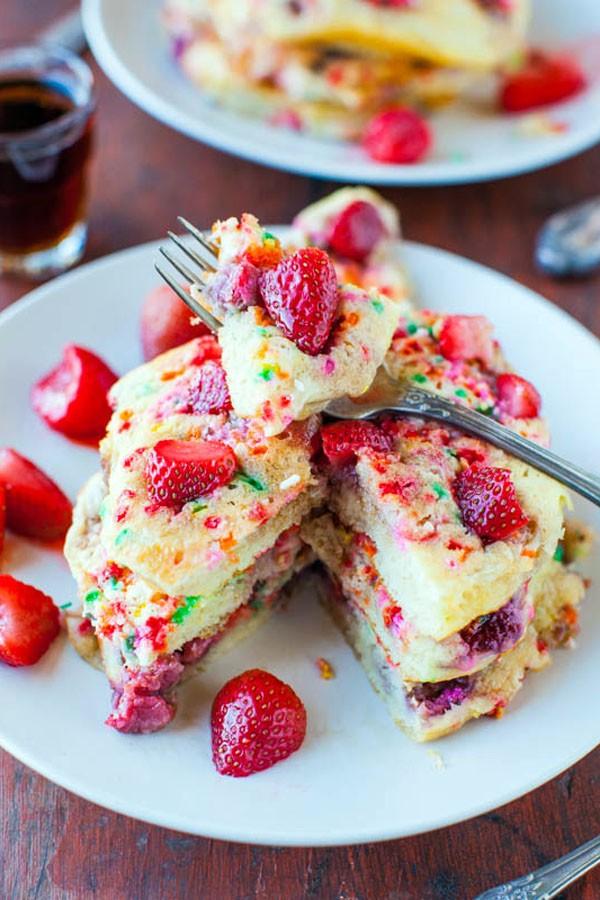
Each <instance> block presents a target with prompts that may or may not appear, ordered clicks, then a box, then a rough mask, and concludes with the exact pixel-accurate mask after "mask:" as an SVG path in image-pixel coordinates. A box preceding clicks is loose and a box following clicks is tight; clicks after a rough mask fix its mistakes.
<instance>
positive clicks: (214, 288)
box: [206, 259, 260, 314]
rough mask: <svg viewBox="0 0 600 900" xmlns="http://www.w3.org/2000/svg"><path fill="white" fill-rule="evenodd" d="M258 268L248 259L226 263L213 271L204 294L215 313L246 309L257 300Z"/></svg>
mask: <svg viewBox="0 0 600 900" xmlns="http://www.w3.org/2000/svg"><path fill="white" fill-rule="evenodd" d="M259 274H260V269H259V268H257V266H256V265H254V263H253V262H251V261H250V260H249V259H242V260H241V261H240V262H237V263H228V264H227V265H224V266H221V268H220V269H219V270H218V271H217V272H215V274H214V276H213V278H212V279H211V281H210V282H209V285H208V287H207V289H206V294H207V296H208V299H209V301H210V303H211V305H212V306H214V307H215V311H216V313H217V314H219V313H221V314H222V313H224V312H227V311H228V310H231V309H247V308H248V307H249V306H256V305H257V304H258V302H259V299H260V298H259V293H258V276H259Z"/></svg>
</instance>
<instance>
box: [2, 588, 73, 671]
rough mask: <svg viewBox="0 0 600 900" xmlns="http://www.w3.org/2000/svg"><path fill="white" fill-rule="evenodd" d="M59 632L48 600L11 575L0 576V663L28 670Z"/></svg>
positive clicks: (57, 621)
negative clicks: (0, 661)
mask: <svg viewBox="0 0 600 900" xmlns="http://www.w3.org/2000/svg"><path fill="white" fill-rule="evenodd" d="M59 631H60V624H59V615H58V609H57V608H56V606H55V605H54V603H53V602H52V600H51V598H50V597H48V596H47V595H46V594H44V593H42V591H38V589H37V588H34V587H32V586H31V585H29V584H24V583H23V582H22V581H17V579H16V578H13V577H12V576H11V575H0V660H2V662H5V663H8V665H9V666H31V665H33V664H34V663H36V662H37V661H38V659H40V657H41V656H43V655H44V653H45V652H46V650H47V649H48V647H49V646H50V644H51V643H52V641H53V640H54V638H55V637H56V636H57V634H58V632H59Z"/></svg>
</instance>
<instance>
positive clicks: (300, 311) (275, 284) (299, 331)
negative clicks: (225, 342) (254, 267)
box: [260, 247, 338, 356]
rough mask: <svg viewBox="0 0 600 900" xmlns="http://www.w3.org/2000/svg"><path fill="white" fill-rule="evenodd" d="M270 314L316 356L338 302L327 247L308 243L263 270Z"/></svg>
mask: <svg viewBox="0 0 600 900" xmlns="http://www.w3.org/2000/svg"><path fill="white" fill-rule="evenodd" d="M260 291H261V294H262V298H263V301H264V304H265V306H266V308H267V311H268V312H269V315H270V316H271V318H272V319H273V320H274V322H275V323H276V325H278V326H279V328H280V329H281V331H282V332H283V333H284V335H285V336H286V337H287V338H289V340H290V341H294V343H295V344H296V346H297V347H298V348H299V349H300V350H302V351H303V353H308V354H309V355H310V356H316V355H317V353H319V352H320V351H321V350H322V349H323V347H324V346H325V344H326V343H327V340H328V338H329V335H330V333H331V329H332V327H333V322H334V320H335V314H336V312H337V306H338V284H337V276H336V274H335V269H334V267H333V263H332V262H331V260H330V259H329V257H328V255H327V254H326V253H325V251H324V250H320V249H319V248H318V247H306V248H304V249H303V250H298V251H297V252H296V253H294V254H293V255H292V256H288V257H286V258H285V259H283V260H282V261H281V262H280V263H279V265H278V266H276V267H275V268H274V269H267V270H265V271H264V272H262V273H261V278H260Z"/></svg>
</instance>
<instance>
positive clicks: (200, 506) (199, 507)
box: [190, 500, 208, 516]
mask: <svg viewBox="0 0 600 900" xmlns="http://www.w3.org/2000/svg"><path fill="white" fill-rule="evenodd" d="M190 509H191V511H192V515H193V516H195V515H196V513H199V512H204V510H205V509H208V505H207V504H206V503H200V502H199V501H198V500H195V501H194V502H193V503H192V505H191V507H190Z"/></svg>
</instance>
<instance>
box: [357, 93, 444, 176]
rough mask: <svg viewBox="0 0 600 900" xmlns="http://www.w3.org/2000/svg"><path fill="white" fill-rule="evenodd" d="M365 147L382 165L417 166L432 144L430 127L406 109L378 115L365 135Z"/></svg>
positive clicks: (402, 107)
mask: <svg viewBox="0 0 600 900" xmlns="http://www.w3.org/2000/svg"><path fill="white" fill-rule="evenodd" d="M362 142H363V147H364V148H365V150H366V151H367V153H368V154H369V156H370V157H371V158H372V159H375V160H377V161H378V162H383V163H398V164H403V163H415V162H419V160H421V159H423V157H424V156H425V155H426V153H427V152H428V151H429V149H430V147H431V145H432V143H433V135H432V133H431V129H430V128H429V125H428V124H427V122H426V121H425V119H423V118H422V117H421V116H420V115H419V114H418V113H416V112H415V111H414V110H413V109H409V108H408V107H406V106H399V107H397V108H395V109H388V110H384V111H383V112H380V113H377V115H376V116H374V117H373V118H372V119H371V121H370V122H369V123H368V125H367V127H366V129H365V132H364V135H363V141H362Z"/></svg>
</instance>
